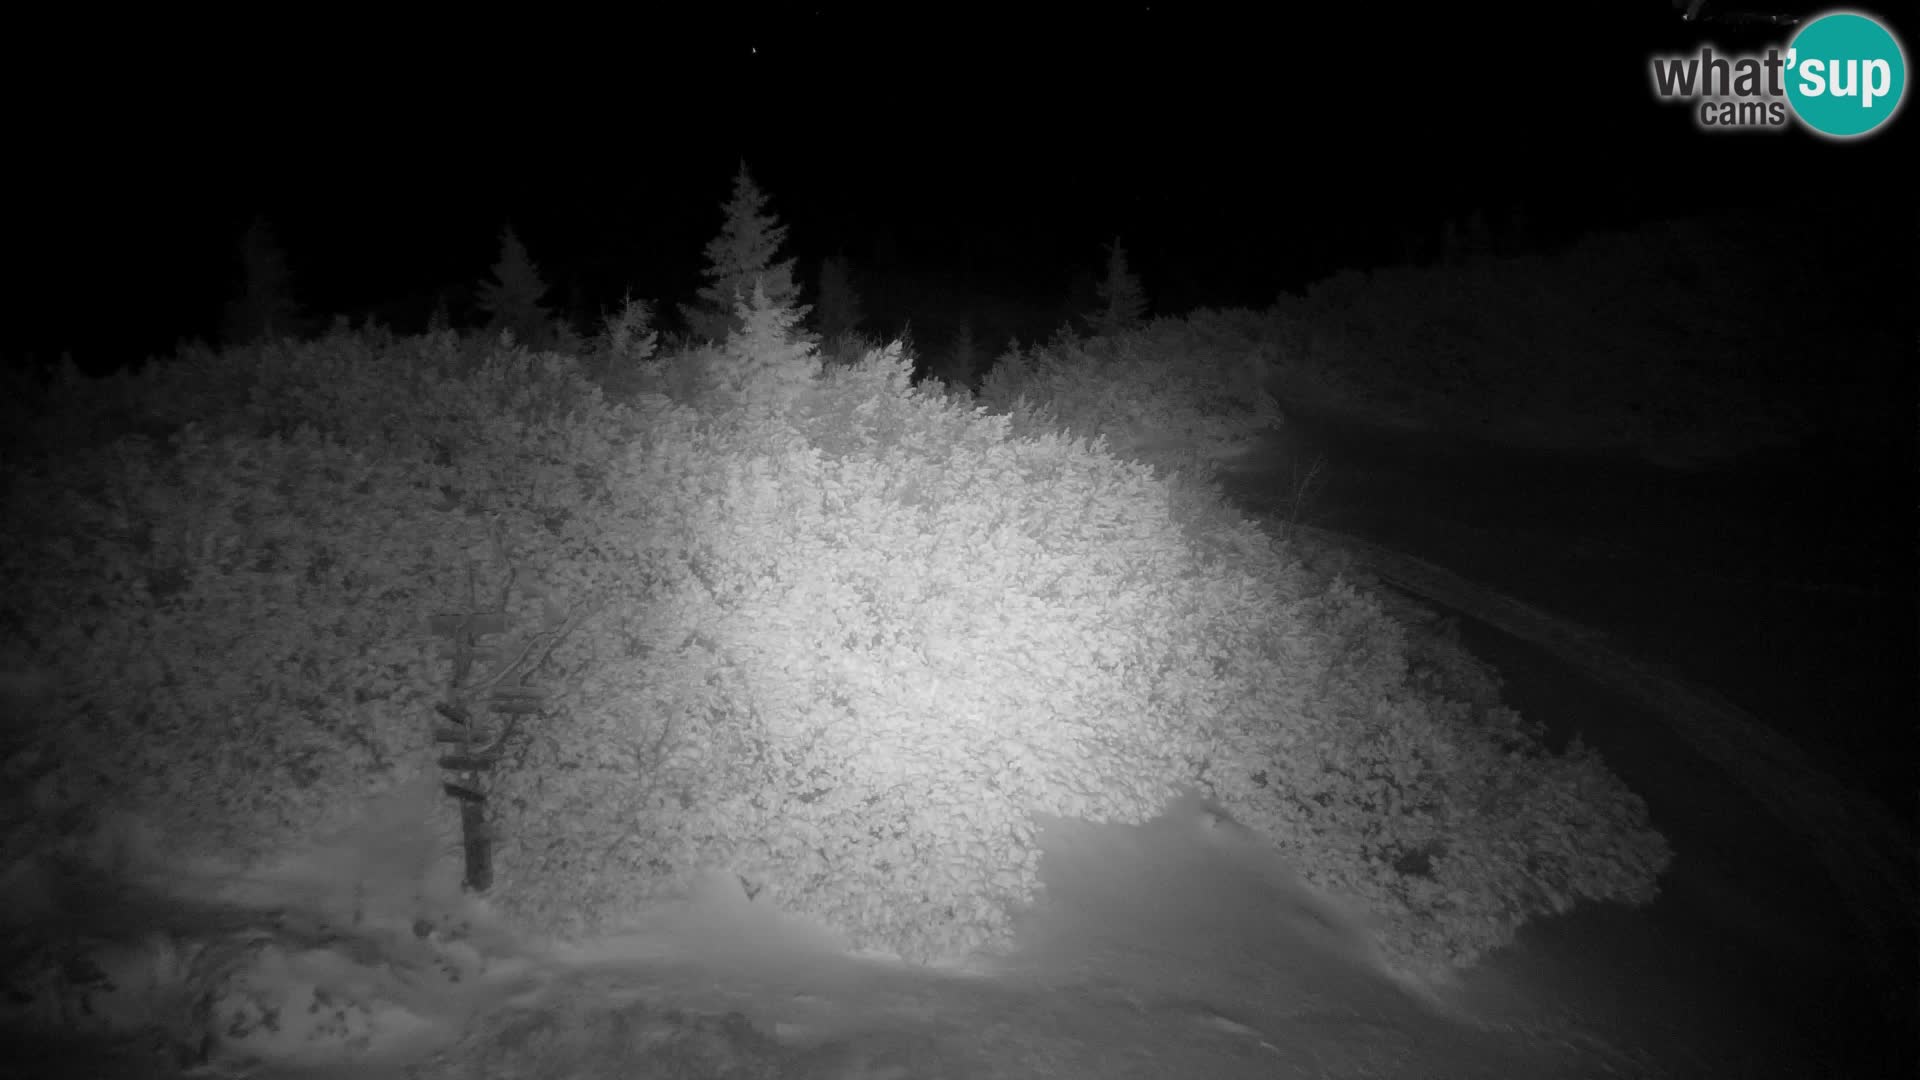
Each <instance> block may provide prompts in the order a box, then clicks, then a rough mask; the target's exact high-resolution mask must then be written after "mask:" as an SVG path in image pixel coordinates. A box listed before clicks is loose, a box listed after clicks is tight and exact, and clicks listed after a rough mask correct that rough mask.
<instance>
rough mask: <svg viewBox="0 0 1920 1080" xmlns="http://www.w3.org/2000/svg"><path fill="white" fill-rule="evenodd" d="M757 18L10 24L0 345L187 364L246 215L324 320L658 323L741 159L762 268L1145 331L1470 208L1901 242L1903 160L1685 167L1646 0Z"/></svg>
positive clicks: (1377, 257)
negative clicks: (1849, 223) (772, 219)
mask: <svg viewBox="0 0 1920 1080" xmlns="http://www.w3.org/2000/svg"><path fill="white" fill-rule="evenodd" d="M529 10H531V9H529ZM772 10H773V11H774V12H775V13H773V14H767V13H765V12H761V13H758V14H756V13H755V11H754V9H753V8H752V7H751V6H746V7H741V6H735V5H729V6H727V8H726V10H725V14H724V16H723V17H711V16H710V17H704V18H702V19H700V20H692V19H688V18H686V17H683V16H677V15H676V16H674V17H672V18H670V19H655V18H653V17H651V16H648V15H646V14H644V6H642V7H641V8H636V9H635V10H634V11H632V12H622V13H620V14H619V15H618V16H617V21H615V22H595V21H594V20H591V19H588V18H586V17H584V16H581V15H572V16H569V17H568V18H567V19H566V20H565V21H564V22H563V21H562V20H561V19H560V18H559V17H558V16H548V17H547V18H548V21H547V22H544V23H539V24H535V23H534V22H533V20H534V19H535V18H536V17H537V14H531V13H530V14H521V15H518V16H515V17H513V18H511V19H507V18H503V19H502V20H501V21H500V22H498V23H497V24H495V25H492V26H489V27H485V28H482V27H477V26H475V25H473V20H469V21H468V22H466V23H462V24H459V25H454V26H447V27H436V28H428V27H422V26H406V27H401V26H397V25H393V24H391V23H382V22H372V23H359V24H354V23H352V22H351V21H350V20H349V18H348V17H347V16H344V15H327V16H325V17H322V16H319V15H315V16H313V17H312V18H311V19H309V20H308V21H307V22H306V23H305V24H294V23H293V22H291V21H289V22H287V23H284V24H282V25H280V26H277V27H275V26H264V25H261V24H257V23H250V24H248V25H247V26H246V27H245V28H244V32H245V34H246V36H247V40H246V41H245V42H244V44H242V45H231V44H221V43H220V42H219V39H220V38H221V36H222V35H223V34H224V35H232V34H233V33H234V32H235V29H236V28H235V27H232V26H227V27H220V26H213V25H207V26H201V27H191V26H186V25H183V24H182V23H180V22H177V21H171V22H168V23H167V24H166V25H164V26H160V25H155V26H151V27H138V26H133V25H130V24H126V23H120V24H116V26H115V36H114V39H113V41H112V42H105V41H103V40H102V39H101V38H100V37H99V35H98V34H97V33H95V32H93V30H92V29H91V28H86V27H53V26H47V27H43V28H39V29H38V30H37V31H36V32H35V33H33V34H23V35H22V37H21V38H20V40H18V41H16V42H15V44H14V45H13V46H12V48H13V49H14V50H15V53H16V56H15V58H14V59H15V60H16V61H17V63H15V64H14V65H13V66H12V67H11V68H9V71H10V74H9V76H8V77H7V85H6V87H5V88H6V90H7V92H8V95H9V100H10V102H11V106H12V107H11V112H12V114H13V115H12V116H11V118H10V119H11V120H12V121H13V123H12V126H13V128H14V134H13V136H12V138H13V146H14V147H15V148H16V149H17V150H18V151H19V152H18V153H16V154H15V155H13V160H12V163H11V164H10V165H9V167H8V171H9V173H11V174H12V175H13V176H14V177H16V178H17V179H20V180H24V184H22V185H19V187H20V188H24V191H21V190H19V188H16V194H15V195H14V196H13V198H12V200H11V207H10V208H11V209H12V211H13V212H12V214H11V215H10V217H11V220H10V221H9V222H8V226H9V228H8V233H9V236H10V246H11V247H12V248H13V254H14V259H13V262H14V265H15V267H16V268H18V269H20V270H22V271H23V276H25V277H26V278H27V279H28V281H27V286H26V288H25V290H24V293H23V292H22V291H19V290H16V292H15V299H16V300H22V299H23V300H24V302H23V303H22V304H21V305H20V307H19V308H18V309H17V312H16V314H15V315H14V317H12V318H10V319H9V335H8V336H9V337H10V338H11V340H10V341H9V342H8V343H7V344H6V345H5V346H3V347H0V348H3V349H4V350H5V351H6V352H7V353H8V354H11V355H19V354H21V353H26V352H32V353H38V354H39V355H41V356H43V357H44V356H47V355H51V354H55V353H57V352H58V351H59V350H61V349H62V348H67V349H71V350H73V351H74V352H75V353H76V354H77V355H78V356H79V358H80V359H81V361H82V363H83V364H86V365H88V366H98V365H101V364H104V363H117V362H120V361H121V360H123V359H131V358H134V357H137V356H139V355H142V354H146V353H152V352H164V351H166V350H168V349H169V348H170V347H171V345H172V344H173V343H174V342H175V341H176V340H178V339H180V338H182V337H186V336H191V335H196V334H199V335H209V336H210V335H211V334H212V332H213V330H214V328H215V327H216V326H217V320H218V314H219V310H220V305H221V302H222V301H223V300H224V299H225V296H226V294H227V292H228V290H229V288H230V283H231V280H232V278H233V275H234V273H235V269H234V265H233V262H232V260H233V251H234V244H235V242H236V240H237V239H238V237H239V235H240V233H241V232H242V230H243V229H244V228H245V226H246V224H247V222H248V220H249V219H250V218H252V217H253V215H254V214H255V213H263V214H265V215H266V216H267V217H268V218H269V219H270V220H271V222H272V223H273V225H274V226H275V229H276V231H277V233H278V236H279V239H280V241H281V244H282V246H283V247H284V248H285V249H286V250H287V252H288V255H289V258H290V261H291V263H292V268H293V271H294V274H295V280H296V287H297V289H298V290H299V293H300V298H301V299H302V300H303V301H305V302H306V304H307V305H308V306H309V307H310V308H312V309H315V310H317V311H321V312H330V311H350V310H362V309H365V308H367V307H370V306H374V305H380V304H386V303H390V302H394V301H398V300H402V299H404V298H406V297H408V296H409V295H417V294H421V293H423V292H430V291H431V290H433V289H436V288H439V287H441V286H443V285H447V284H451V283H470V282H472V281H474V280H476V279H478V278H479V277H481V276H482V275H484V273H485V272H486V268H487V266H488V264H490V263H491V262H492V261H493V258H494V256H495V254H496V251H497V242H498V233H499V229H500V227H501V226H502V225H503V224H504V223H506V222H507V221H511V222H512V223H513V225H514V226H515V228H516V229H517V231H518V232H519V233H520V235H521V237H522V238H523V239H524V240H525V241H526V243H527V245H528V247H529V249H530V251H531V253H532V255H533V257H534V259H535V260H536V262H537V263H539V265H540V266H541V268H542V270H543V272H544V273H545V276H546V277H547V279H548V280H549V282H550V283H552V284H554V285H555V286H556V287H559V286H562V285H563V284H564V283H565V282H567V281H568V280H574V281H577V282H578V284H579V286H580V288H581V289H583V290H584V292H585V294H586V295H587V296H589V297H590V298H592V299H593V300H595V301H600V300H603V299H605V298H607V295H608V294H617V293H618V292H619V291H620V289H621V287H622V286H623V285H625V284H631V285H633V286H634V288H635V289H636V291H637V292H639V293H640V294H642V295H646V296H650V297H653V298H655V299H659V300H663V301H666V302H668V303H671V302H672V301H674V300H678V299H682V298H684V297H685V296H687V295H688V294H690V293H691V291H692V289H693V288H694V287H695V285H696V284H697V273H698V266H699V259H700V247H701V245H702V244H704V243H705V241H706V240H707V239H708V238H709V237H710V236H712V235H713V233H714V232H715V231H716V230H717V228H718V225H719V205H720V203H721V202H722V201H723V200H724V199H725V198H726V196H727V194H728V191H729V184H730V181H731V177H732V175H733V172H734V170H735V168H736V166H737V163H738V162H739V160H740V159H742V158H743V157H744V158H745V159H746V161H747V162H748V164H749V166H750V168H751V169H752V171H753V173H754V175H755V178H756V179H757V180H758V181H759V183H760V184H761V186H762V188H763V189H764V190H765V191H767V192H768V194H769V195H770V196H771V197H772V200H773V202H772V209H773V211H774V212H775V213H776V214H778V215H779V216H780V218H781V220H782V221H784V222H785V223H787V224H788V225H789V226H790V227H791V230H792V231H791V239H790V247H789V253H790V254H797V255H799V256H801V257H802V259H803V260H806V261H807V262H810V261H811V260H812V259H815V258H817V257H819V256H821V255H824V254H830V253H833V252H836V251H843V252H845V253H846V254H848V255H849V256H852V257H853V258H854V259H855V260H856V261H857V262H860V263H865V264H868V266H869V268H870V269H873V270H874V272H879V269H878V268H874V267H873V266H872V264H873V262H874V259H875V257H876V255H877V254H880V253H883V252H889V251H890V252H891V254H892V261H891V262H890V263H889V264H888V265H887V267H886V269H888V270H890V271H891V272H894V273H899V274H906V273H908V272H909V271H941V272H944V273H947V274H949V275H952V276H953V277H952V280H954V281H956V282H962V283H964V287H966V288H985V289H992V290H997V291H1000V292H1003V293H1009V294H1017V295H1022V296H1025V297H1027V298H1029V299H1032V298H1035V297H1037V296H1039V295H1040V294H1045V295H1046V296H1049V297H1051V296H1056V295H1061V294H1064V292H1065V291H1066V289H1067V287H1068V282H1069V279H1070V278H1071V277H1072V275H1073V274H1074V273H1075V272H1079V271H1087V270H1092V269H1097V266H1098V262H1099V259H1100V252H1099V245H1100V244H1102V243H1103V242H1104V241H1105V240H1106V239H1108V238H1109V237H1111V236H1112V235H1114V234H1116V233H1118V234H1121V235H1123V237H1125V239H1126V242H1127V246H1128V249H1129V252H1130V253H1132V256H1133V261H1134V264H1135V269H1136V270H1138V271H1140V272H1141V273H1142V275H1143V277H1145V278H1146V280H1147V284H1148V287H1149V290H1150V291H1156V292H1158V294H1159V299H1160V300H1161V301H1162V302H1163V305H1164V306H1168V307H1184V306H1191V305H1194V304H1198V303H1218V304H1256V305H1257V304H1263V303H1265V302H1266V301H1268V300H1270V299H1271V298H1272V297H1273V295H1274V294H1275V293H1276V291H1277V290H1279V289H1281V288H1286V287H1297V286H1298V285H1299V284H1301V283H1303V282H1304V281H1307V280H1311V279H1312V278H1314V277H1317V276H1321V275H1323V274H1325V273H1327V272H1329V271H1331V270H1332V269H1335V268H1337V267H1339V266H1341V265H1350V264H1366V263H1370V262H1376V261H1392V260H1393V259H1395V258H1397V256H1398V254H1399V252H1400V251H1401V250H1403V245H1404V242H1405V239H1406V237H1407V236H1408V234H1409V233H1422V232H1425V233H1432V232H1434V231H1436V230H1437V229H1438V228H1439V225H1440V223H1441V222H1443V221H1444V220H1445V219H1447V218H1449V217H1453V216H1458V215H1461V214H1464V213H1465V212H1466V211H1468V210H1470V209H1472V208H1474V207H1477V206H1478V207H1487V208H1490V209H1495V210H1498V209H1501V208H1505V207H1509V206H1513V205H1516V204H1524V205H1525V206H1526V207H1527V209H1528V212H1529V215H1530V217H1531V218H1532V219H1533V220H1535V221H1536V223H1538V224H1540V225H1542V226H1544V227H1547V228H1549V229H1552V228H1561V229H1563V230H1573V229H1578V228H1581V227H1585V226H1589V225H1606V224H1613V223H1623V222H1630V221H1633V220H1636V219H1639V218H1643V217H1646V216H1649V215H1652V214H1657V213H1663V212H1667V211H1671V210H1673V209H1677V208H1691V207H1704V206H1715V205H1725V204H1755V203H1760V204H1764V203H1767V202H1769V201H1771V200H1778V199H1783V198H1788V197H1798V196H1810V197H1812V198H1814V199H1816V200H1820V199H1828V198H1836V197H1839V198H1845V199H1847V200H1848V201H1858V200H1865V201H1868V202H1871V201H1872V200H1875V199H1882V200H1887V205H1888V206H1889V208H1890V212H1891V213H1894V214H1896V215H1897V216H1898V219H1899V221H1900V222H1901V223H1902V226H1903V228H1902V231H1900V232H1899V233H1898V236H1899V238H1900V242H1902V243H1904V244H1906V245H1907V246H1911V232H1910V229H1911V224H1912V220H1911V218H1912V207H1911V195H1910V193H1909V194H1906V195H1904V196H1902V197H1901V201H1898V202H1895V201H1893V194H1892V193H1893V192H1894V191H1895V190H1896V188H1897V187H1899V186H1902V185H1905V184H1909V183H1910V180H1911V175H1910V170H1909V169H1905V168H1903V169H1902V170H1901V172H1902V173H1904V174H1906V175H1905V177H1904V178H1902V177H1900V176H1897V175H1895V174H1894V172H1893V168H1892V165H1891V157H1890V152H1891V150H1892V148H1893V147H1894V146H1895V145H1897V144H1896V141H1895V140H1894V139H1892V138H1888V137H1876V138H1870V139H1867V140H1863V141H1861V142H1858V143H1855V144H1849V145H1839V144H1833V143H1823V142H1820V141H1818V140H1815V139H1813V138H1811V137H1809V136H1806V135H1804V134H1802V133H1799V132H1791V133H1787V134H1778V135H1745V136H1732V137H1729V136H1720V137H1711V136H1707V135H1703V134H1701V133H1699V132H1697V131H1695V130H1694V129H1693V127H1692V125H1691V123H1690V121H1689V120H1688V118H1687V117H1686V115H1685V114H1684V113H1683V112H1682V111H1680V110H1677V109H1662V108H1659V107H1656V106H1655V105H1654V104H1653V103H1652V96H1651V93H1650V90H1649V87H1648V78H1647V74H1646V67H1647V59H1648V56H1649V54H1650V53H1652V52H1655V51H1667V50H1679V49H1683V48H1691V47H1693V46H1697V45H1698V44H1699V43H1700V42H1701V40H1702V38H1703V36H1704V35H1703V33H1702V31H1701V29H1700V28H1698V27H1691V26H1686V25H1684V24H1681V23H1680V22H1679V21H1678V20H1677V18H1676V16H1675V15H1674V14H1673V12H1672V10H1671V8H1670V7H1669V5H1668V3H1667V2H1666V0H1611V2H1608V3H1590V4H1550V5H1540V6H1538V7H1536V8H1527V7H1517V6H1513V7H1510V6H1490V7H1489V6H1483V7H1478V8H1467V7H1459V6H1450V5H1449V6H1440V7H1432V8H1426V9H1412V8H1409V9H1404V10H1403V9H1402V8H1400V7H1397V6H1394V5H1384V4H1383V5H1367V6H1341V7H1339V8H1338V10H1337V12H1312V11H1302V12H1300V13H1298V14H1291V15H1290V16H1289V17H1288V18H1285V19H1273V18H1270V17H1269V18H1265V19H1257V18H1254V17H1252V16H1249V15H1247V14H1244V13H1236V14H1219V13H1215V14H1203V13H1202V12H1203V11H1204V9H1203V8H1201V7H1200V6H1197V5H1172V4H1166V5H1162V4H1152V5H1140V4H1135V5H1120V4H1114V5H1105V6H1091V5H1081V6H1077V7H1072V8H1069V7H1065V6H1062V7H1055V8H1046V7H1044V6H1042V5H1024V6H1018V7H1013V6H1009V7H1006V8H995V7H993V6H991V5H974V4H951V5H935V4H913V5H906V4H898V5H886V6H882V7H877V8H876V9H874V10H873V11H863V10H859V9H854V8H849V7H847V6H845V5H835V4H821V5H803V4H795V5H785V6H781V7H778V8H774V9H772ZM1243 10H1244V9H1241V8H1237V7H1235V8H1229V7H1221V8H1220V9H1219V11H1220V12H1242V11H1243ZM1036 11H1043V12H1046V13H1047V17H1046V18H1045V19H1044V20H1036V19H1035V18H1034V17H1033V13H1034V12H1036ZM907 12H912V13H913V14H911V15H908V14H906V13H907ZM1068 12H1077V13H1076V14H1072V15H1070V16H1069V15H1068V14H1066V13H1068ZM167 17H168V18H169V19H173V18H174V15H173V14H172V13H169V14H168V16H167ZM602 18H603V19H604V18H606V17H605V16H603V17H602ZM1718 36H1720V37H1723V38H1724V37H1726V36H1727V35H1725V34H1724V33H1723V34H1720V35H1718ZM1737 43H1738V42H1737V41H1730V42H1729V44H1737ZM1896 126H1898V125H1896ZM1908 190H1909V191H1910V188H1909V189H1908ZM1894 208H1897V209H1894ZM803 273H806V274H809V275H810V273H811V271H810V270H809V269H807V266H806V264H805V263H803ZM1156 284H1157V285H1158V288H1157V289H1156ZM960 287H963V286H962V285H956V288H960ZM1169 301H1170V302H1169Z"/></svg>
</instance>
